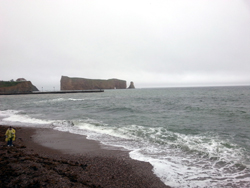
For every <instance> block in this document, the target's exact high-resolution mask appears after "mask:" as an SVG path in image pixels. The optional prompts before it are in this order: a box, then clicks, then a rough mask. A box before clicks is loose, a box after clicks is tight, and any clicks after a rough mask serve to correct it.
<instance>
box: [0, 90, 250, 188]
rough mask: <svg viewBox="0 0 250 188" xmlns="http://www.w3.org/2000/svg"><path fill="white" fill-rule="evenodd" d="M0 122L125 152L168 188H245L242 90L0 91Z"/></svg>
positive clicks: (249, 112) (247, 137)
mask: <svg viewBox="0 0 250 188" xmlns="http://www.w3.org/2000/svg"><path fill="white" fill-rule="evenodd" d="M0 124H4V125H15V126H28V127H47V128H51V129H55V130H58V131H66V132H70V133H76V134H80V135H86V136H87V138H88V139H92V140H97V141H100V142H101V143H102V144H104V145H106V146H113V147H114V146H115V147H119V148H123V149H126V150H128V151H129V152H130V153H129V154H130V157H131V158H133V159H136V160H140V161H146V162H149V163H151V164H152V166H153V172H154V173H155V174H156V175H157V176H158V177H159V178H160V179H161V180H162V181H163V182H164V183H165V184H166V185H170V186H172V187H250V87H204V88H158V89H135V90H105V92H103V93H76V94H54V95H52V94H44V95H10V96H0Z"/></svg>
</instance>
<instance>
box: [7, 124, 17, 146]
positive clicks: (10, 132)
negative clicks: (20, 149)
mask: <svg viewBox="0 0 250 188" xmlns="http://www.w3.org/2000/svg"><path fill="white" fill-rule="evenodd" d="M5 136H6V138H5V141H6V142H7V145H8V146H13V143H12V141H14V140H15V139H16V131H15V129H13V128H12V127H11V126H10V127H9V128H8V129H7V131H6V133H5Z"/></svg>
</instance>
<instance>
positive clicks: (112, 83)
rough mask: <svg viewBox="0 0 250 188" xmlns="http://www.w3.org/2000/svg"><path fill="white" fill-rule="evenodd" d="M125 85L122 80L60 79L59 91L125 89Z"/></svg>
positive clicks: (65, 77) (63, 77) (64, 77)
mask: <svg viewBox="0 0 250 188" xmlns="http://www.w3.org/2000/svg"><path fill="white" fill-rule="evenodd" d="M126 88H127V83H126V81H124V80H118V79H109V80H100V79H86V78H70V77H67V76H62V77H61V90H91V89H126Z"/></svg>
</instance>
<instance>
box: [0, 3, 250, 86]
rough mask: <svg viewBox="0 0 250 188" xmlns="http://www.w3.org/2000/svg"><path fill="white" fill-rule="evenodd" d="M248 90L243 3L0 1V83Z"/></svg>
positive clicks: (248, 39) (249, 45)
mask: <svg viewBox="0 0 250 188" xmlns="http://www.w3.org/2000/svg"><path fill="white" fill-rule="evenodd" d="M62 75H64V76H69V77H81V78H91V79H109V78H118V79H122V80H126V81H127V84H128V85H129V82H130V81H134V83H135V87H137V88H145V87H173V86H178V87H180V86H217V85H250V1H248V0H131V1H130V0H126V1H119V0H53V1H51V0H23V1H20V0H0V80H11V79H14V80H16V79H17V78H26V79H27V80H30V81H32V83H33V84H34V85H35V86H37V88H38V89H39V90H41V88H42V87H43V88H44V90H53V87H56V90H59V89H60V78H61V76H62Z"/></svg>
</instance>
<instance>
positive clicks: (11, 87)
mask: <svg viewBox="0 0 250 188" xmlns="http://www.w3.org/2000/svg"><path fill="white" fill-rule="evenodd" d="M32 91H38V89H37V88H36V86H34V85H33V84H32V83H31V82H30V81H25V82H4V81H1V82H0V94H11V93H31V92H32Z"/></svg>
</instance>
